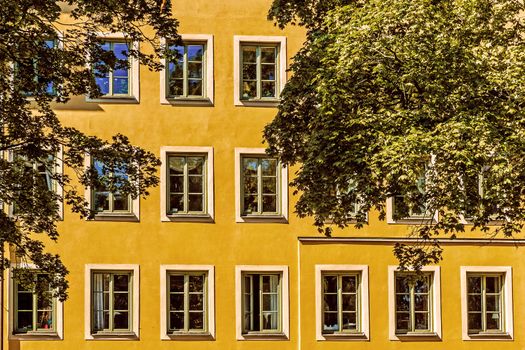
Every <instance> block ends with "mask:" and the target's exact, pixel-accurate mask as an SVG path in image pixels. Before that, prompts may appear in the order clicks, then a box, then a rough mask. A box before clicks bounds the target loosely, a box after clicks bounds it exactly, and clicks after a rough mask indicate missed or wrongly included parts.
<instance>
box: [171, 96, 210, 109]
mask: <svg viewBox="0 0 525 350" xmlns="http://www.w3.org/2000/svg"><path fill="white" fill-rule="evenodd" d="M161 104H163V105H172V106H210V107H211V106H213V101H212V100H211V99H209V98H207V97H201V98H199V97H196V98H191V97H166V98H165V99H164V100H163V101H161Z"/></svg>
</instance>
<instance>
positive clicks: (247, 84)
mask: <svg viewBox="0 0 525 350" xmlns="http://www.w3.org/2000/svg"><path fill="white" fill-rule="evenodd" d="M254 97H257V82H256V81H244V82H243V83H242V98H243V99H249V98H254Z"/></svg>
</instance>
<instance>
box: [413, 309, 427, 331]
mask: <svg viewBox="0 0 525 350" xmlns="http://www.w3.org/2000/svg"><path fill="white" fill-rule="evenodd" d="M416 329H417V330H425V329H428V313H426V312H425V313H419V312H417V313H416Z"/></svg>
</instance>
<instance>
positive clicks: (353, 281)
mask: <svg viewBox="0 0 525 350" xmlns="http://www.w3.org/2000/svg"><path fill="white" fill-rule="evenodd" d="M341 280H342V282H343V293H356V292H357V277H356V276H343V277H342V278H341Z"/></svg>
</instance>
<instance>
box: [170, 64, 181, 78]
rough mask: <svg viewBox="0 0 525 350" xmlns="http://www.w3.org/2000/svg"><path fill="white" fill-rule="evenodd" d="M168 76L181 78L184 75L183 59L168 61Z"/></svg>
mask: <svg viewBox="0 0 525 350" xmlns="http://www.w3.org/2000/svg"><path fill="white" fill-rule="evenodd" d="M168 72H169V73H168V77H169V79H170V80H173V79H176V78H178V79H182V78H183V76H184V63H183V61H175V62H170V64H169V66H168Z"/></svg>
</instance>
